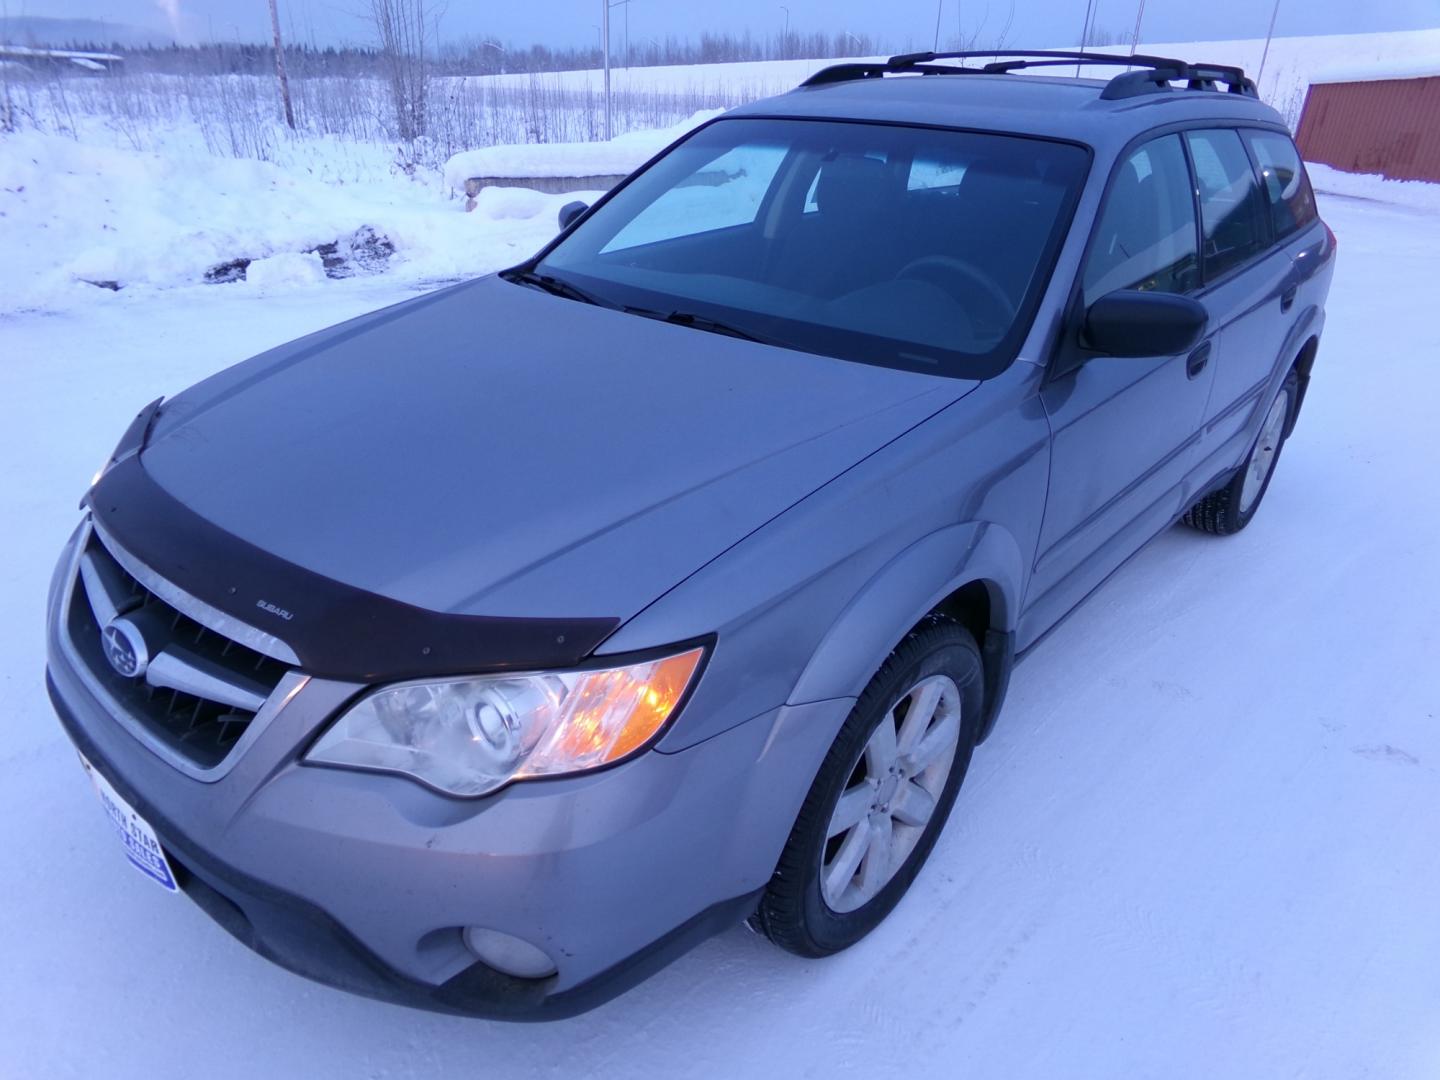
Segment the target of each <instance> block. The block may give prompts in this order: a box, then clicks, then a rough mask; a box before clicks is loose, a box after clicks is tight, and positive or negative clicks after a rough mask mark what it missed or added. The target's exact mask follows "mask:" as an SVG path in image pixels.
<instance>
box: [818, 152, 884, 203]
mask: <svg viewBox="0 0 1440 1080" xmlns="http://www.w3.org/2000/svg"><path fill="white" fill-rule="evenodd" d="M887 169H888V167H887V166H886V164H885V162H883V161H880V160H879V159H877V158H871V157H861V156H860V155H859V154H845V155H842V156H840V157H836V158H833V159H831V160H830V161H827V162H825V163H823V164H822V165H821V166H820V179H819V181H817V183H816V185H815V205H816V206H818V207H819V208H820V212H821V213H822V214H840V215H844V216H850V215H854V214H864V213H873V212H874V211H876V210H878V209H880V208H882V207H883V206H884V205H885V203H886V202H887V201H888V199H887V195H888V192H887V190H886V189H887V183H886V181H887V179H888V176H887Z"/></svg>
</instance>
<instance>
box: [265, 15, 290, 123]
mask: <svg viewBox="0 0 1440 1080" xmlns="http://www.w3.org/2000/svg"><path fill="white" fill-rule="evenodd" d="M270 29H271V30H273V31H275V77H276V78H278V79H279V80H280V100H281V101H283V102H284V103H285V123H287V124H289V125H290V130H291V131H294V130H295V110H294V109H293V108H291V106H290V80H289V79H288V78H286V76H285V47H284V46H283V45H281V44H280V10H279V8H278V7H276V0H270Z"/></svg>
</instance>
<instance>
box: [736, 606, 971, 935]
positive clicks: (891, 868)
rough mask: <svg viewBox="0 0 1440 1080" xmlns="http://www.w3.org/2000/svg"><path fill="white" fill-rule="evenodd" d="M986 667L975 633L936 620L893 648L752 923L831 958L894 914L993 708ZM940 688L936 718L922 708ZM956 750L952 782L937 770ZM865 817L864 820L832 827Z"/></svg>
mask: <svg viewBox="0 0 1440 1080" xmlns="http://www.w3.org/2000/svg"><path fill="white" fill-rule="evenodd" d="M982 670H983V668H982V661H981V657H980V650H979V649H978V648H977V647H976V644H975V639H974V638H973V637H971V635H970V633H969V631H967V630H966V629H965V628H964V627H962V626H960V625H959V624H957V623H954V622H951V621H949V620H946V619H940V618H933V619H932V620H930V621H927V622H926V623H925V624H923V625H922V626H921V628H920V629H917V630H915V631H912V632H911V633H910V634H909V635H908V636H907V637H906V638H905V640H904V641H903V642H901V643H900V645H899V646H898V647H897V648H896V649H895V651H894V652H893V653H891V654H890V656H889V657H888V658H887V659H886V660H885V662H884V663H883V664H882V665H881V666H880V670H879V671H878V672H876V673H875V677H874V678H872V679H871V680H870V684H869V685H868V686H867V687H866V688H865V691H864V692H863V693H862V694H861V695H860V697H859V699H858V700H857V701H856V702H855V706H854V708H853V709H851V711H850V715H849V717H848V718H847V719H846V721H845V723H844V725H843V726H842V727H841V729H840V733H839V734H838V735H837V736H836V738H835V742H834V743H833V744H832V745H831V747H830V750H829V752H828V753H827V754H826V755H825V760H824V763H823V764H822V765H821V766H820V771H819V773H818V774H817V775H816V777H815V780H814V782H813V783H812V784H811V785H810V791H809V793H808V794H807V795H806V797H805V802H804V804H803V805H802V807H801V809H800V815H799V817H798V818H797V820H796V822H795V826H794V828H793V829H792V830H791V832H790V838H789V840H787V841H786V844H785V849H784V851H783V852H782V853H781V855H780V861H779V864H778V865H777V866H776V869H775V874H774V876H773V877H772V878H771V880H770V884H769V886H767V888H766V890H765V893H764V895H763V897H762V899H761V901H760V905H759V908H758V910H757V911H756V913H755V914H754V915H753V916H752V917H751V925H753V926H754V927H755V928H756V929H757V930H759V931H760V932H761V933H763V934H764V935H765V936H766V937H768V938H769V939H770V940H771V941H773V942H774V943H775V944H777V945H779V946H780V947H781V948H783V949H787V950H789V951H790V952H793V953H797V954H798V955H800V956H828V955H830V954H831V953H836V952H839V951H840V950H842V949H845V948H848V947H849V946H851V945H853V944H855V943H856V942H857V941H859V940H860V939H861V938H863V937H864V936H865V935H866V934H868V933H869V932H870V931H871V930H873V929H875V927H876V926H878V925H879V924H880V922H881V921H882V920H883V919H884V918H885V916H886V915H888V914H889V913H890V911H891V909H892V908H894V907H895V905H896V904H897V903H898V902H899V900H900V898H901V897H902V896H904V895H905V892H906V890H907V889H909V887H910V883H911V882H912V881H914V880H915V876H916V874H918V873H919V872H920V868H921V867H922V866H923V865H924V864H925V860H926V858H927V857H928V856H929V854H930V850H931V848H933V847H934V846H935V840H936V838H937V837H938V836H939V835H940V830H941V829H943V828H944V826H945V819H946V818H947V817H948V816H949V814H950V807H951V806H952V805H953V804H954V802H955V796H956V794H957V793H958V792H959V790H960V784H961V781H962V780H964V778H965V770H966V769H967V768H968V767H969V764H970V756H971V753H972V751H973V750H974V748H975V739H976V737H977V735H978V734H979V724H980V719H981V713H982V708H983V706H984V689H983V687H984V680H983V679H982V677H981V674H982ZM932 696H933V697H934V699H935V703H934V705H933V708H931V710H930V711H931V713H932V715H931V716H930V717H929V718H928V719H927V718H924V717H923V714H922V712H920V711H917V710H923V709H926V708H927V707H928V703H929V701H930V698H931V697H932ZM912 714H913V719H914V724H913V725H912V726H911V728H910V729H908V730H907V727H906V719H907V718H911V717H912ZM882 724H884V725H888V726H889V731H890V732H891V734H890V736H889V738H888V740H887V737H886V735H885V732H884V731H882V729H881V725H882ZM952 728H953V731H954V743H953V750H949V749H946V747H945V743H946V740H947V739H948V738H949V732H950V731H951V730H952ZM887 742H888V746H889V747H891V748H893V751H894V753H893V755H892V757H891V759H890V760H891V761H892V762H893V765H894V770H898V771H894V772H893V778H892V779H889V780H881V781H878V783H877V781H876V776H891V775H892V774H891V773H886V772H885V771H884V769H881V768H877V766H879V765H880V764H882V763H883V762H884V760H885V749H886V746H887ZM907 745H908V746H909V750H907V749H906V747H907ZM947 757H948V761H949V763H948V766H947V768H948V771H946V772H945V773H944V776H943V779H942V778H941V777H940V775H939V773H938V771H937V770H938V769H939V768H940V766H941V765H942V764H943V763H944V760H945V759H946V758H947ZM927 762H928V763H927ZM917 787H918V788H920V789H921V792H922V794H920V795H917V794H916V793H915V792H914V791H913V790H912V789H913V788H917ZM842 795H846V796H847V798H846V809H845V811H844V812H843V814H842V811H841V807H840V803H841V796H842ZM927 797H928V800H929V801H928V802H927ZM867 799H868V800H869V803H868V806H866V800H867ZM922 815H923V820H921V818H922ZM856 816H858V818H859V820H858V821H857V822H856V824H855V825H854V826H852V827H848V828H845V829H843V831H841V832H838V833H835V835H833V836H831V835H830V834H831V832H832V826H837V825H839V824H841V823H843V821H847V820H849V818H850V817H856ZM882 819H884V821H882ZM884 822H888V825H886V824H885V823H884ZM872 841H875V842H874V843H872ZM847 845H850V846H849V847H847ZM857 847H860V848H862V849H863V852H862V855H861V856H856V855H855V850H856V848H857ZM852 860H858V861H855V862H854V865H853V867H852V868H851V869H850V871H849V873H848V874H847V872H846V867H847V866H851V862H852ZM867 860H869V861H867ZM882 872H888V874H889V876H888V877H884V878H882V877H881V874H882Z"/></svg>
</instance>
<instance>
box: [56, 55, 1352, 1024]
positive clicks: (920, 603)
mask: <svg viewBox="0 0 1440 1080" xmlns="http://www.w3.org/2000/svg"><path fill="white" fill-rule="evenodd" d="M1065 55H1067V56H1072V58H1073V55H1072V54H1065ZM1058 58H1059V57H1057V56H1056V55H1055V54H1050V55H1043V54H1042V55H1037V56H1031V55H1027V56H1000V57H997V56H995V55H994V54H986V61H987V62H986V63H985V64H984V65H983V66H981V67H976V66H969V67H966V66H963V62H965V61H970V60H973V59H974V57H972V56H967V55H965V54H957V55H953V56H943V57H937V56H934V55H933V54H925V55H919V56H909V57H897V58H895V59H893V60H891V61H890V62H888V63H882V64H871V65H864V64H858V65H842V66H840V67H836V68H830V69H827V70H825V71H823V72H821V73H820V74H818V75H816V76H814V77H813V78H811V79H810V80H809V82H808V83H807V84H806V85H804V86H802V87H801V88H799V89H797V90H796V91H794V92H792V93H790V94H786V95H784V96H782V97H779V98H775V99H772V100H769V101H762V102H759V103H757V104H753V105H750V106H747V107H745V108H742V109H738V110H736V111H734V112H732V113H730V114H728V115H727V116H724V117H722V118H720V119H718V120H715V121H712V122H711V123H709V124H707V125H705V126H703V127H701V128H699V129H698V130H696V131H694V132H693V133H691V134H690V135H688V136H686V137H685V138H684V139H682V140H681V141H680V142H678V143H677V144H676V145H675V146H673V147H671V148H670V149H669V150H667V151H666V152H665V153H663V154H662V155H660V156H659V157H657V158H656V159H655V160H654V161H652V162H651V163H649V164H648V165H647V166H646V167H644V168H643V169H641V170H640V171H638V172H637V173H636V174H634V175H633V176H631V177H630V178H628V179H627V180H626V181H625V182H624V183H623V184H621V185H620V186H619V187H617V188H616V189H615V190H613V191H612V192H610V193H609V194H608V195H607V196H606V197H605V198H604V199H603V200H601V201H600V202H599V203H597V204H596V205H595V206H594V207H584V206H579V205H572V206H569V207H567V208H566V210H565V211H563V212H562V230H561V233H560V235H559V236H558V238H557V239H556V240H555V241H554V242H553V243H552V244H550V245H549V246H548V247H547V248H546V249H545V250H544V251H543V252H541V253H540V254H539V255H538V256H536V257H535V258H533V259H531V260H528V261H527V262H525V263H524V264H522V265H520V266H518V267H515V268H513V269H512V270H508V271H505V272H503V273H500V274H498V275H494V276H489V277H485V278H481V279H478V280H473V281H468V282H465V283H463V284H460V285H456V286H454V287H451V288H447V289H443V290H441V291H438V292H434V293H431V294H428V295H425V296H422V297H419V298H417V299H413V300H410V301H408V302H406V303H402V304H399V305H397V306H395V307H392V308H389V309H387V310H384V311H379V312H376V313H373V314H370V315H366V316H363V317H361V318H359V319H355V320H353V321H351V322H348V323H345V324H343V325H341V326H337V327H334V328H332V329H329V330H325V331H322V332H320V333H317V334H313V335H311V336H309V337H306V338H303V339H301V340H299V341H295V342H292V343H290V344H288V345H284V346H281V347H280V348H278V349H274V350H272V351H270V352H268V353H266V354H264V355H262V356H258V357H256V358H254V359H252V360H249V361H247V362H245V363H242V364H240V365H237V366H236V367H233V368H230V369H229V370H227V371H224V372H221V373H220V374H218V375H216V376H214V377H213V378H210V379H207V380H206V381H204V382H202V383H200V384H199V385H197V386H195V387H192V388H190V389H189V390H186V391H184V392H183V393H180V394H178V395H177V396H175V397H174V398H171V399H169V400H165V401H160V402H156V403H154V404H152V405H150V406H148V407H146V408H145V409H144V410H143V411H142V412H141V413H140V414H139V416H137V417H136V419H135V421H134V423H132V424H131V425H130V428H129V429H128V430H127V431H126V432H125V434H124V436H123V437H122V439H121V440H120V443H119V445H118V447H117V448H116V450H115V453H114V455H113V456H112V458H111V459H110V460H109V461H108V462H107V463H106V465H105V467H104V468H103V469H102V471H101V474H100V475H99V476H98V477H97V478H96V480H95V483H94V485H93V486H92V487H91V489H90V490H89V492H88V494H87V495H86V497H85V500H84V511H85V513H84V518H83V521H82V522H81V524H80V526H79V528H78V529H77V530H76V532H75V534H74V536H73V537H72V538H71V540H70V542H69V543H68V544H67V545H66V547H65V550H64V552H63V555H62V557H61V559H60V563H59V567H58V569H57V571H56V574H55V578H54V582H53V585H52V588H51V592H50V601H49V635H48V636H49V670H48V680H49V686H50V691H51V696H52V698H53V701H54V703H55V708H56V710H57V712H58V713H59V716H60V718H61V720H62V722H63V724H64V726H65V729H66V731H67V732H68V733H69V735H70V738H71V739H72V740H73V741H74V743H75V745H76V747H77V748H78V750H79V751H80V755H81V758H82V762H83V765H84V767H85V769H86V770H87V771H88V772H89V773H90V775H91V778H92V780H93V782H94V785H95V788H96V790H97V792H98V793H99V795H100V798H101V800H102V802H103V804H104V806H105V809H106V811H107V813H108V814H109V816H110V818H111V819H112V820H113V822H114V824H115V826H116V828H117V829H118V831H119V834H120V838H121V840H122V842H123V845H124V850H125V852H126V853H127V854H128V855H129V857H130V860H131V861H132V862H133V863H134V864H135V866H136V867H137V868H138V869H139V870H140V871H141V872H143V873H144V874H146V875H147V876H149V877H150V878H152V879H153V880H154V881H155V882H156V883H158V884H159V885H160V886H162V887H164V888H166V889H169V890H172V891H183V892H185V893H187V894H188V895H189V896H190V897H191V898H192V899H193V900H194V901H196V902H197V903H198V904H200V905H201V907H203V908H204V909H205V910H206V911H207V912H208V913H209V914H210V915H212V916H213V917H214V918H215V920H216V921H218V922H219V923H220V924H221V925H222V926H224V927H225V928H226V929H227V930H229V931H230V932H231V933H233V934H234V935H235V936H236V937H238V938H239V939H240V940H242V941H244V942H245V943H246V944H248V945H250V946H251V947H253V948H254V949H256V950H257V951H259V952H260V953H261V954H263V955H264V956H266V957H269V958H271V959H273V960H275V961H276V962H278V963H280V964H283V965H285V966H286V967H288V968H291V969H293V970H294V971H297V972H299V973H301V974H303V975H307V976H310V977H312V978H315V979H318V980H321V981H323V982H325V983H328V984H331V985H333V986H337V987H342V988H344V989H347V990H352V991H356V992H359V993H363V994H369V995H373V996H376V997H381V998H385V999H389V1000H394V1001H400V1002H406V1003H410V1004H416V1005H421V1006H424V1007H428V1008H433V1009H439V1010H445V1011H450V1012H456V1013H464V1014H474V1015H487V1016H499V1017H514V1018H546V1017H556V1016H563V1015H567V1014H572V1013H575V1012H577V1011H580V1010H583V1009H586V1008H589V1007H591V1006H592V1005H594V1004H596V1003H597V1002H600V1001H603V1000H605V999H607V998H608V997H611V996H613V995H614V994H616V993H619V992H621V991H623V990H624V989H626V988H627V987H628V986H630V985H633V984H634V983H635V982H637V981H638V980H640V979H642V978H643V977H645V975H646V974H648V973H649V972H651V971H653V970H655V969H656V968H657V967H658V966H660V965H662V964H664V963H665V962H667V961H668V960H669V959H671V958H673V957H674V956H675V955H677V954H678V953H679V952H681V951H683V950H684V949H685V948H687V947H689V946H691V945H693V944H694V943H695V942H696V941H698V940H700V939H702V938H704V937H705V936H706V935H709V934H711V933H714V932H716V931H718V930H721V929H723V928H725V927H728V926H731V925H733V924H736V923H738V922H740V921H742V920H745V919H749V920H750V922H751V924H752V925H753V926H754V927H755V928H756V929H758V930H759V931H760V932H762V933H764V934H765V935H767V936H768V937H770V938H771V939H773V940H774V941H775V942H776V943H778V944H779V945H781V946H783V947H785V948H787V949H790V950H793V951H795V952H797V953H801V954H803V955H807V956H821V955H825V954H828V953H833V952H835V951H837V950H840V949H843V948H846V947H847V946H850V945H852V944H854V943H855V942H857V941H859V940H860V938H862V937H863V936H864V935H865V934H866V933H867V932H869V931H870V930H871V929H872V928H873V927H874V926H876V924H877V923H879V922H880V920H881V919H883V918H884V917H885V915H886V914H887V913H888V912H889V911H890V910H891V909H892V908H893V907H894V906H895V904H896V903H897V902H899V900H900V899H901V897H902V896H903V894H904V893H905V891H906V889H907V888H908V887H909V885H910V883H911V881H912V880H913V879H914V878H915V876H916V875H917V874H918V873H919V872H920V870H921V867H922V865H923V864H924V862H925V860H926V857H927V856H928V855H929V853H930V851H931V848H932V847H933V846H934V844H935V841H936V837H937V835H938V834H939V832H940V829H941V828H942V827H943V825H944V822H945V820H946V817H947V816H948V815H949V813H950V810H951V807H952V804H953V803H954V802H955V798H956V794H957V792H958V791H959V788H960V783H961V780H962V778H963V777H964V775H965V771H966V767H967V765H968V763H969V761H970V757H971V753H972V751H973V749H974V747H975V746H976V744H977V743H979V742H980V741H981V740H982V739H983V738H984V737H985V735H986V733H987V732H988V731H989V729H990V726H991V724H992V722H993V721H994V718H995V715H996V713H997V711H998V710H999V708H1000V704H1001V701H1002V699H1003V698H1004V695H1005V688H1006V685H1007V682H1008V680H1009V678H1010V673H1011V670H1012V668H1013V666H1014V664H1015V662H1016V660H1017V658H1018V657H1020V656H1022V655H1024V654H1025V653H1026V652H1027V651H1028V650H1030V649H1031V648H1032V647H1033V646H1034V645H1035V644H1036V643H1037V642H1038V641H1039V640H1040V639H1041V637H1042V636H1043V635H1044V634H1045V633H1046V632H1047V631H1048V630H1049V629H1050V628H1052V627H1053V626H1054V625H1055V624H1056V623H1057V622H1058V621H1059V620H1060V619H1062V618H1063V617H1064V616H1065V615H1066V614H1067V613H1069V612H1070V611H1071V610H1072V609H1073V608H1074V607H1075V606H1076V605H1077V604H1079V603H1080V602H1081V601H1082V600H1083V599H1084V598H1085V597H1086V596H1087V595H1089V594H1090V593H1091V591H1092V590H1094V589H1095V588H1096V587H1097V586H1098V585H1100V583H1101V582H1103V581H1104V580H1105V578H1106V577H1108V576H1109V575H1110V574H1111V573H1112V572H1114V571H1115V570H1116V569H1117V568H1118V567H1119V566H1121V564H1123V563H1124V562H1125V561H1126V560H1127V559H1128V558H1129V557H1130V556H1131V555H1133V554H1134V553H1135V552H1136V551H1137V550H1138V549H1139V548H1140V547H1141V546H1142V545H1143V544H1145V542H1146V541H1148V540H1149V539H1150V538H1152V537H1153V536H1155V535H1156V534H1157V533H1159V532H1160V531H1162V530H1164V529H1166V528H1168V527H1169V526H1171V525H1172V524H1173V523H1175V522H1176V521H1178V520H1182V519H1183V520H1184V521H1186V522H1187V523H1189V524H1190V525H1192V526H1195V527H1197V528H1200V529H1203V530H1206V531H1209V532H1212V533H1219V534H1225V533H1232V532H1235V531H1237V530H1239V529H1242V528H1244V527H1245V525H1246V524H1247V523H1248V522H1249V521H1250V519H1251V518H1252V517H1253V515H1254V514H1255V512H1256V509H1257V507H1258V505H1259V503H1260V501H1261V499H1262V498H1263V496H1264V494H1265V491H1266V488H1267V486H1268V485H1269V483H1270V482H1271V478H1272V476H1273V471H1274V468H1275V464H1276V461H1277V459H1278V456H1279V453H1280V450H1281V448H1282V446H1283V445H1284V442H1285V439H1286V438H1287V436H1288V435H1289V434H1290V432H1291V431H1292V430H1293V429H1294V426H1295V423H1296V419H1297V417H1298V415H1299V411H1300V407H1301V403H1302V402H1303V400H1304V396H1305V392H1306V389H1307V387H1308V385H1309V381H1310V376H1311V371H1312V367H1313V364H1314V361H1315V356H1316V350H1317V348H1318V344H1319V337H1320V333H1321V329H1322V327H1323V324H1324V304H1325V298H1326V293H1327V291H1328V288H1329V284H1330V277H1331V272H1332V269H1333V255H1334V250H1335V245H1334V237H1333V236H1332V235H1331V233H1330V231H1329V230H1328V228H1327V227H1326V226H1325V225H1324V224H1323V223H1322V222H1321V221H1320V220H1319V218H1318V216H1317V214H1316V208H1315V201H1314V197H1313V195H1312V194H1311V189H1310V185H1309V181H1308V180H1307V178H1306V176H1305V170H1304V167H1303V165H1302V164H1301V162H1300V159H1299V157H1298V155H1297V154H1296V151H1295V147H1294V145H1293V143H1292V142H1291V139H1290V136H1289V133H1288V132H1287V131H1286V129H1285V126H1284V125H1283V123H1282V122H1281V120H1280V118H1279V116H1278V115H1277V114H1276V113H1275V112H1274V111H1273V110H1271V109H1269V108H1268V107H1266V106H1264V105H1262V104H1261V103H1260V102H1259V101H1258V100H1257V99H1256V97H1255V93H1254V88H1253V86H1252V84H1251V83H1250V81H1249V80H1248V79H1246V78H1245V77H1244V75H1243V73H1242V72H1240V71H1238V70H1237V69H1233V68H1225V67H1217V66H1212V65H1192V64H1186V63H1183V62H1180V61H1175V60H1167V59H1164V58H1156V57H1144V56H1139V57H1126V58H1124V59H1123V60H1122V61H1121V62H1122V63H1124V64H1126V65H1128V67H1127V70H1126V71H1125V72H1124V73H1122V74H1119V75H1117V76H1116V77H1115V78H1113V79H1111V80H1109V81H1108V82H1107V81H1102V80H1085V79H1069V78H1048V79H1041V78H1036V77H1034V76H1031V75H1024V74H1020V73H1019V72H1020V70H1021V69H1022V68H1023V67H1025V66H1026V65H1027V64H1042V65H1043V64H1047V63H1050V64H1053V63H1054V62H1055V61H1056V60H1057V59H1058ZM1100 59H1101V60H1106V61H1108V59H1109V58H1100ZM953 61H961V62H962V64H959V65H957V64H955V63H953ZM914 75H920V76H922V77H910V76H914Z"/></svg>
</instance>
